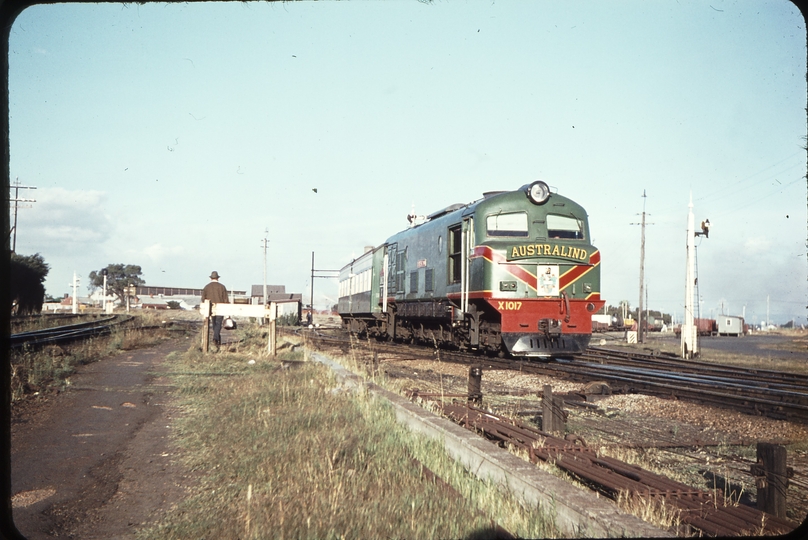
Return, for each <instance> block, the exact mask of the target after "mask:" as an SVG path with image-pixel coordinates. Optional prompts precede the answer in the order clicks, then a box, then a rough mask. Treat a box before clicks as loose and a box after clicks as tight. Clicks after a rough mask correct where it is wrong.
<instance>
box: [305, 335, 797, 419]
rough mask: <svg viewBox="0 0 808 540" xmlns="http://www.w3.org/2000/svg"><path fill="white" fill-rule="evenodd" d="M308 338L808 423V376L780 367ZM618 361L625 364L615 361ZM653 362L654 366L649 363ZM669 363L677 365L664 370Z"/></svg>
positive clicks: (618, 354) (628, 355) (606, 352)
mask: <svg viewBox="0 0 808 540" xmlns="http://www.w3.org/2000/svg"><path fill="white" fill-rule="evenodd" d="M308 337H310V338H312V339H315V340H323V341H328V342H331V343H339V346H341V347H346V346H347V347H363V348H367V349H368V350H372V351H373V352H384V351H388V350H390V351H392V352H396V353H401V352H402V350H406V351H409V352H411V353H412V354H413V355H414V356H416V357H418V358H421V359H428V358H431V359H436V358H437V359H439V360H441V361H449V362H457V363H463V364H478V365H481V366H483V368H484V369H492V368H493V369H509V370H519V371H522V372H525V373H537V374H550V375H556V376H563V377H565V378H567V379H571V380H578V381H592V380H603V381H606V382H610V383H612V384H617V385H623V386H624V387H625V388H624V391H627V392H628V391H632V392H638V393H644V394H649V395H656V396H662V397H673V398H675V399H686V400H688V401H695V402H699V403H705V404H709V405H712V406H716V407H720V408H730V409H733V410H741V411H743V412H745V413H748V414H754V415H760V414H765V415H767V416H771V417H773V418H778V419H787V420H794V421H799V422H802V423H808V386H807V387H806V388H805V391H804V392H803V391H801V388H800V387H799V386H798V384H799V381H801V380H803V379H805V380H808V377H804V376H799V375H793V376H792V374H786V373H782V372H777V371H771V370H757V369H755V370H749V369H745V368H737V367H733V366H715V365H714V364H706V363H704V362H694V361H687V362H684V361H682V362H681V363H682V364H685V367H686V369H680V366H679V364H680V362H679V361H678V359H677V361H676V362H674V361H673V359H670V360H662V361H660V359H659V358H660V357H658V356H650V355H641V354H635V353H623V352H619V351H613V350H610V349H598V348H592V349H590V350H589V351H588V352H587V353H585V355H583V356H582V357H577V358H576V359H575V360H570V361H565V360H557V361H554V362H535V361H524V360H515V359H500V358H493V357H487V356H480V355H471V354H468V353H463V352H453V351H447V350H443V349H427V348H425V347H414V346H409V345H402V344H392V343H386V342H379V341H370V340H361V339H354V338H351V339H350V340H346V341H339V340H338V338H321V337H317V336H316V335H309V336H308ZM426 351H429V352H428V353H427V352H426ZM590 352H594V354H595V356H592V355H591V354H590ZM593 358H594V359H595V360H593ZM635 358H636V360H635ZM604 362H609V364H604ZM612 362H614V363H616V364H619V365H612ZM649 363H650V364H652V365H651V366H649V365H648V364H649ZM660 364H661V365H660ZM653 365H660V369H654V368H653ZM626 366H634V367H633V368H630V367H626ZM664 366H667V367H668V368H672V369H664ZM700 369H704V370H705V371H707V374H706V375H705V376H701V374H700V373H699V372H698V370H700ZM687 370H690V371H692V372H691V373H689V375H686V374H684V373H682V372H683V371H685V372H686V371H687ZM643 375H645V376H643ZM739 377H741V378H740V380H739V379H738V378H739ZM784 380H787V381H791V382H793V383H794V386H795V387H793V388H787V385H784V383H783V381H784Z"/></svg>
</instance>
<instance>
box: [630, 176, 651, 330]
mask: <svg viewBox="0 0 808 540" xmlns="http://www.w3.org/2000/svg"><path fill="white" fill-rule="evenodd" d="M645 199H646V195H645V190H642V223H632V225H642V232H641V233H640V306H639V308H638V309H637V318H638V319H639V321H637V322H638V324H639V325H640V326H639V336H638V339H637V341H638V342H639V343H645V334H646V333H647V331H648V328H647V326H648V318H647V317H646V320H645V327H643V323H642V311H643V297H644V296H645V294H644V291H643V290H644V288H645V225H646V223H645ZM648 225H653V223H648Z"/></svg>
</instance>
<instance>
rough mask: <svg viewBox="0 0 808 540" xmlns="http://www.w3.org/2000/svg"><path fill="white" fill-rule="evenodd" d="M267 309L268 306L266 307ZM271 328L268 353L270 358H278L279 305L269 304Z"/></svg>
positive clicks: (268, 333) (268, 330)
mask: <svg viewBox="0 0 808 540" xmlns="http://www.w3.org/2000/svg"><path fill="white" fill-rule="evenodd" d="M264 307H265V309H266V306H264ZM267 320H268V321H269V326H268V327H267V335H268V338H267V352H268V353H269V355H270V356H278V327H277V320H278V304H277V303H276V302H270V303H269V318H268V319H267Z"/></svg>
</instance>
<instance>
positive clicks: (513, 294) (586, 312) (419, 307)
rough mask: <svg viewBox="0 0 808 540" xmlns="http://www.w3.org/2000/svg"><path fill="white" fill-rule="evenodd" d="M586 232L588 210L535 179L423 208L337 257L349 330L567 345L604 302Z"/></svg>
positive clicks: (441, 341)
mask: <svg viewBox="0 0 808 540" xmlns="http://www.w3.org/2000/svg"><path fill="white" fill-rule="evenodd" d="M588 239H589V228H588V221H587V216H586V212H585V211H584V209H583V208H581V207H580V206H579V205H578V204H576V203H575V202H573V201H571V200H570V199H567V198H565V197H562V196H560V195H557V194H552V193H550V191H549V188H547V186H546V185H545V184H543V183H541V182H537V183H534V184H531V185H530V186H524V187H523V188H521V189H520V190H516V191H512V192H497V193H491V194H486V196H485V197H484V198H483V199H481V200H479V201H476V202H474V203H471V204H468V205H453V206H451V207H449V208H447V209H445V210H442V211H440V212H436V213H435V214H432V215H431V216H428V220H427V221H426V222H425V223H422V224H419V225H416V226H414V227H411V228H409V229H407V230H404V231H402V232H400V233H398V234H396V235H394V236H392V237H390V238H389V239H388V240H387V241H386V242H385V243H384V244H383V245H381V246H379V247H378V248H376V249H374V250H372V251H369V252H368V253H365V254H364V255H363V256H361V257H359V258H357V259H356V260H354V261H353V262H351V263H350V264H349V265H347V266H346V267H344V268H343V269H342V271H341V272H340V298H339V310H340V315H342V317H343V320H344V321H346V323H345V324H346V327H347V328H349V329H351V330H352V331H353V330H354V328H358V329H359V332H360V333H366V334H368V335H375V336H377V337H381V338H387V339H398V340H406V341H419V342H426V343H433V344H435V345H436V346H440V345H444V346H445V345H448V346H453V347H456V348H460V349H476V350H481V351H487V352H492V353H498V352H507V353H510V354H512V355H515V356H537V357H553V356H560V355H569V354H575V353H578V352H581V351H582V350H583V349H585V348H586V346H587V344H588V341H589V338H590V337H591V333H592V321H591V316H592V314H593V313H595V312H596V311H597V310H599V309H600V308H601V307H602V306H603V304H604V302H602V301H601V300H600V252H599V251H598V250H597V249H596V248H595V247H594V246H592V245H591V244H590V243H589V241H588ZM368 287H369V289H368ZM356 321H360V322H356Z"/></svg>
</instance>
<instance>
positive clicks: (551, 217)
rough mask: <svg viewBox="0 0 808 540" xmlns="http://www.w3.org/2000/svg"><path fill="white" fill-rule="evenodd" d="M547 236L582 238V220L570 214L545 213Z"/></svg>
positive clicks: (569, 238)
mask: <svg viewBox="0 0 808 540" xmlns="http://www.w3.org/2000/svg"><path fill="white" fill-rule="evenodd" d="M547 236H549V237H550V238H563V239H566V240H582V239H583V237H584V221H583V220H582V219H578V218H576V217H572V216H559V215H557V214H547Z"/></svg>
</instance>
